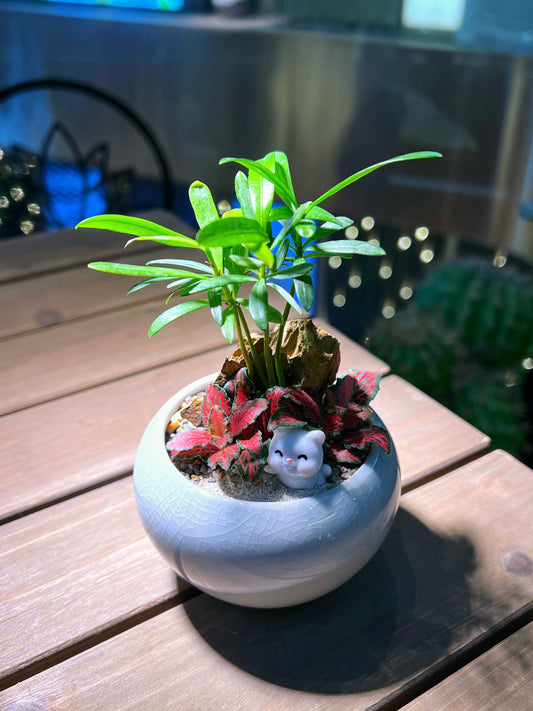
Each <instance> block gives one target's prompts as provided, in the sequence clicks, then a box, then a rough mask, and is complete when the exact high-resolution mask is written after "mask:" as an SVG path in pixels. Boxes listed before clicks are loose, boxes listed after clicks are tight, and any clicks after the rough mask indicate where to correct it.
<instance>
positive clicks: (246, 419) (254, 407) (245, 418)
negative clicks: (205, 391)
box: [229, 397, 268, 436]
mask: <svg viewBox="0 0 533 711" xmlns="http://www.w3.org/2000/svg"><path fill="white" fill-rule="evenodd" d="M267 407H268V400H267V399H266V398H264V397H260V398H259V397H258V398H256V399H255V400H248V401H247V402H245V403H244V404H243V405H241V406H240V407H237V408H235V409H234V410H232V412H231V416H230V419H229V431H230V432H231V434H232V435H233V436H236V435H238V434H240V433H241V432H243V430H245V429H246V428H247V427H249V426H250V425H253V424H254V422H255V421H256V420H257V418H258V417H259V415H261V413H262V412H264V411H265V410H266V409H267Z"/></svg>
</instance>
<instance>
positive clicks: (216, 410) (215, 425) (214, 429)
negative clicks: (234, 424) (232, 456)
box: [207, 405, 228, 439]
mask: <svg viewBox="0 0 533 711" xmlns="http://www.w3.org/2000/svg"><path fill="white" fill-rule="evenodd" d="M207 422H208V428H209V431H210V432H211V436H212V437H213V438H214V439H220V438H223V437H226V436H227V434H228V418H227V416H226V415H225V413H224V412H223V411H222V410H221V409H220V407H219V406H218V405H214V406H213V407H212V408H211V410H210V412H209V415H208V418H207Z"/></svg>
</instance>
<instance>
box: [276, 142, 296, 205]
mask: <svg viewBox="0 0 533 711" xmlns="http://www.w3.org/2000/svg"><path fill="white" fill-rule="evenodd" d="M269 155H270V154H269ZM273 155H274V160H275V165H276V167H275V173H276V175H277V176H278V177H279V178H280V180H282V181H283V182H284V183H285V185H286V187H287V192H288V193H289V195H290V196H291V198H292V199H291V201H290V202H291V205H297V204H298V202H297V200H296V195H295V193H294V188H293V186H292V178H291V170H290V168H289V159H288V158H287V156H286V155H285V153H283V151H274V152H273ZM280 197H281V196H280Z"/></svg>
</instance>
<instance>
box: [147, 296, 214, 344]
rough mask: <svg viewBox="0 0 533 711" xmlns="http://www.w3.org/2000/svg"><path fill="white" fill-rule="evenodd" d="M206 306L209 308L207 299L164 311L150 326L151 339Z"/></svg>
mask: <svg viewBox="0 0 533 711" xmlns="http://www.w3.org/2000/svg"><path fill="white" fill-rule="evenodd" d="M206 306H209V302H208V301H207V299H202V300H201V301H184V302H182V303H181V304H176V306H171V307H170V308H169V309H167V310H166V311H163V313H162V314H159V316H158V317H157V318H156V319H155V321H154V322H153V323H152V325H151V326H150V330H149V331H148V335H149V336H150V338H151V337H152V336H155V334H156V333H159V331H161V329H162V328H165V326H168V324H169V323H172V322H173V321H176V320H177V319H178V318H181V317H182V316H186V315H187V314H190V313H191V312H192V311H198V309H204V308H205V307H206Z"/></svg>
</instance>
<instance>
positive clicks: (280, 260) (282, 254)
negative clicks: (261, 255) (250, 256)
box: [274, 239, 289, 271]
mask: <svg viewBox="0 0 533 711" xmlns="http://www.w3.org/2000/svg"><path fill="white" fill-rule="evenodd" d="M288 251H289V240H288V239H286V240H285V241H284V242H282V243H281V244H280V246H279V247H278V251H277V252H276V258H275V262H274V268H275V270H276V271H279V270H280V269H281V267H282V266H283V264H284V262H285V258H286V257H287V252H288Z"/></svg>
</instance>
